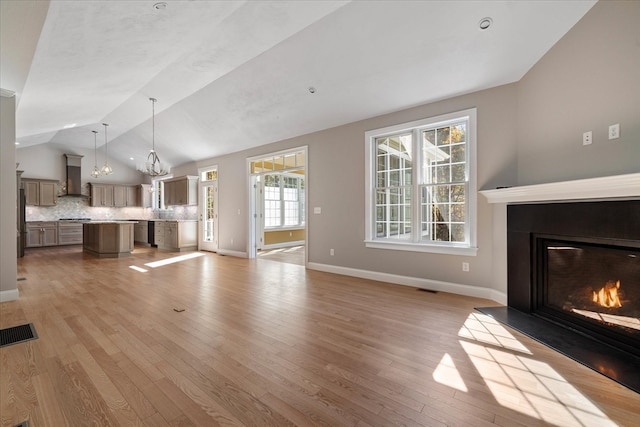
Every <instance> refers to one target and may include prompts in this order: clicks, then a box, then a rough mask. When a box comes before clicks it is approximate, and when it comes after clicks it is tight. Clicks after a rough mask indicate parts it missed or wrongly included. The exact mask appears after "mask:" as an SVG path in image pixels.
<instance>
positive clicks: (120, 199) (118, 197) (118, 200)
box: [113, 185, 127, 208]
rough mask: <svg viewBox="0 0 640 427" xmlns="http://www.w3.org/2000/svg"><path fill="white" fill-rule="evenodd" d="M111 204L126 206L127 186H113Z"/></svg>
mask: <svg viewBox="0 0 640 427" xmlns="http://www.w3.org/2000/svg"><path fill="white" fill-rule="evenodd" d="M113 206H115V207H118V208H120V207H123V206H127V188H126V187H125V186H124V185H114V186H113Z"/></svg>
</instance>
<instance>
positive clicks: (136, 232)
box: [133, 220, 149, 246]
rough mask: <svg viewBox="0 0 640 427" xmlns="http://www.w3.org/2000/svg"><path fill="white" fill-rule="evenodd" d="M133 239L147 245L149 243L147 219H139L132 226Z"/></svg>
mask: <svg viewBox="0 0 640 427" xmlns="http://www.w3.org/2000/svg"><path fill="white" fill-rule="evenodd" d="M133 241H134V242H136V243H142V244H145V245H147V246H148V244H149V221H144V220H140V221H138V223H137V224H134V226H133Z"/></svg>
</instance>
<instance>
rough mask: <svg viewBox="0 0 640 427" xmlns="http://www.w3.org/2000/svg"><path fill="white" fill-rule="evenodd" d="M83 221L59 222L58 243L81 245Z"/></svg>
mask: <svg viewBox="0 0 640 427" xmlns="http://www.w3.org/2000/svg"><path fill="white" fill-rule="evenodd" d="M81 244H82V223H80V222H58V245H60V246H62V245H81Z"/></svg>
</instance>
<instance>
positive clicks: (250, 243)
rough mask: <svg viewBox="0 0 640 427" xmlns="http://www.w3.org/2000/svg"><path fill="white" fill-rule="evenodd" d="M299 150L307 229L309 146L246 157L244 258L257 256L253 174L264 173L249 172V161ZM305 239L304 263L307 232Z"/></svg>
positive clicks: (307, 248)
mask: <svg viewBox="0 0 640 427" xmlns="http://www.w3.org/2000/svg"><path fill="white" fill-rule="evenodd" d="M299 151H303V152H304V166H303V167H302V168H303V169H304V179H305V198H304V215H305V217H304V227H302V228H304V229H305V230H307V229H308V227H309V146H308V145H301V146H299V147H293V148H287V149H284V150H280V151H274V152H271V153H264V154H259V155H256V156H252V157H247V158H246V159H245V165H246V179H247V186H248V187H247V188H248V196H249V204H248V206H249V215H247V216H248V218H247V226H248V230H249V233H248V234H247V240H246V244H247V252H246V256H245V257H246V258H256V256H257V252H258V246H257V241H256V221H257V218H256V209H257V207H256V203H255V198H256V194H255V190H254V188H253V184H254V182H255V176H257V175H263V174H265V173H262V172H261V173H258V174H254V173H252V172H251V162H253V161H256V160H260V159H265V158H267V157H274V156H278V155H285V154H291V153H297V152H299ZM296 169H300V168H299V167H297V166H296ZM286 171H287V170H286V169H285V170H282V171H271V172H286ZM306 234H307V236H306V239H305V242H304V245H305V261H304V262H305V265H306V263H307V262H308V256H309V238H308V232H307V233H306Z"/></svg>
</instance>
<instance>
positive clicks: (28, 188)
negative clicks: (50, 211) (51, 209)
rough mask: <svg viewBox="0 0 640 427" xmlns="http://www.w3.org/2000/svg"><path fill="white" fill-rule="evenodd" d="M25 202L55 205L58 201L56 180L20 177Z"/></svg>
mask: <svg viewBox="0 0 640 427" xmlns="http://www.w3.org/2000/svg"><path fill="white" fill-rule="evenodd" d="M22 183H23V188H24V195H25V199H26V200H25V202H26V204H27V205H31V206H55V205H56V204H57V203H58V182H57V181H53V180H46V179H29V178H23V179H22Z"/></svg>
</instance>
